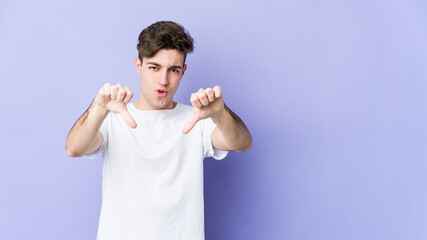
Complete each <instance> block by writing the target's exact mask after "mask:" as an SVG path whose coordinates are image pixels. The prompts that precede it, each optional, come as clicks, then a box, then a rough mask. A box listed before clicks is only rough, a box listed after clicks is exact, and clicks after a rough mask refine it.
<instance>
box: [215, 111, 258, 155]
mask: <svg viewBox="0 0 427 240" xmlns="http://www.w3.org/2000/svg"><path fill="white" fill-rule="evenodd" d="M212 120H214V122H215V123H216V125H217V128H218V129H219V131H220V132H221V135H222V137H223V138H224V141H225V143H226V144H227V146H228V148H229V149H231V150H234V151H238V152H240V151H245V150H248V149H250V148H251V145H252V136H251V134H250V132H249V130H248V128H247V127H246V125H245V124H244V123H243V121H242V120H241V119H240V118H239V116H237V115H236V114H235V113H234V112H232V111H231V110H230V109H229V108H228V107H227V106H225V105H224V111H221V112H220V113H219V114H218V115H216V116H213V117H212Z"/></svg>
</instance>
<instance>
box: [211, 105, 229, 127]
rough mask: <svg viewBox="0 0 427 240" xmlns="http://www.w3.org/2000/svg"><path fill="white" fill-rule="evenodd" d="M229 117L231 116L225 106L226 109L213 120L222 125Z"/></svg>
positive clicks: (219, 112) (214, 116) (213, 117)
mask: <svg viewBox="0 0 427 240" xmlns="http://www.w3.org/2000/svg"><path fill="white" fill-rule="evenodd" d="M227 115H229V114H228V111H227V109H226V108H225V105H224V107H223V108H222V109H221V110H220V111H218V112H217V113H216V114H215V115H213V116H212V120H213V121H214V122H215V123H216V124H217V125H220V124H221V123H222V122H224V119H226V118H227Z"/></svg>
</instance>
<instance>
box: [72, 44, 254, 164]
mask: <svg viewBox="0 0 427 240" xmlns="http://www.w3.org/2000/svg"><path fill="white" fill-rule="evenodd" d="M142 60H143V61H142V62H141V61H140V59H139V58H136V59H135V67H136V70H137V73H138V75H139V77H140V82H141V88H140V96H139V99H138V100H137V101H136V102H135V103H134V105H135V107H136V108H137V109H139V110H162V109H173V108H174V107H175V106H176V102H174V101H173V96H174V95H175V93H176V91H177V89H178V86H179V83H180V81H181V79H182V77H183V76H184V73H185V71H186V69H187V65H186V64H184V55H183V54H182V53H180V52H179V51H177V50H165V49H161V50H159V51H158V52H157V53H156V54H155V55H154V56H153V57H151V58H143V59H142ZM159 90H161V91H164V92H165V93H160V92H159ZM132 97H133V93H132V91H131V90H130V89H129V88H127V87H124V86H122V85H120V84H117V85H110V84H109V83H106V84H105V85H104V86H103V87H102V88H101V89H100V90H99V92H98V94H97V96H96V97H95V99H94V101H93V102H92V104H91V106H90V107H89V108H88V110H87V111H86V112H85V113H84V114H83V115H82V116H81V117H80V118H79V119H78V120H77V122H76V123H75V124H74V126H73V127H72V129H71V130H70V133H69V134H68V136H67V140H66V151H67V154H68V155H69V156H71V157H80V156H83V155H85V154H88V153H92V152H94V151H96V150H97V149H98V148H99V147H100V146H101V144H102V142H103V136H102V134H101V133H100V132H99V128H100V126H101V124H102V122H103V121H104V119H105V117H106V116H107V114H108V113H109V112H110V111H111V112H114V113H119V114H120V115H121V116H122V117H123V118H124V120H125V121H126V123H127V124H128V125H129V127H131V128H136V127H137V124H136V121H135V120H134V119H133V117H132V116H131V115H130V114H129V112H128V111H127V107H126V104H127V103H129V101H130V100H131V99H132ZM190 100H191V103H192V105H193V116H192V117H191V118H190V119H189V120H188V122H187V123H186V124H185V125H184V126H183V128H182V132H183V134H187V133H188V132H190V131H191V129H192V128H193V127H194V126H195V124H196V123H197V122H198V121H200V120H202V119H205V118H209V117H211V118H212V120H213V121H214V122H215V123H216V124H217V127H216V128H215V129H214V131H213V132H212V139H211V140H212V144H213V146H214V147H215V148H217V149H220V150H226V151H232V150H234V151H244V150H248V149H249V148H250V147H251V144H252V137H251V135H250V133H249V131H248V129H247V127H246V126H245V124H244V123H243V121H242V120H241V119H240V118H239V117H238V116H237V115H236V114H234V113H233V112H232V111H231V110H230V109H229V108H228V107H227V106H226V105H225V104H224V100H223V96H222V93H221V88H220V87H218V86H215V87H214V88H207V89H202V88H201V89H199V91H198V92H196V93H193V94H192V95H191V99H190Z"/></svg>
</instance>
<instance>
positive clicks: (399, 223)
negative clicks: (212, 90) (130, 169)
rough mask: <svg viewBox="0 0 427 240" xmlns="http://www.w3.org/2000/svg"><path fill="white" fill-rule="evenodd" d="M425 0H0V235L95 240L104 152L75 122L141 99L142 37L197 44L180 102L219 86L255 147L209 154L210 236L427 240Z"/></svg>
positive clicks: (207, 197) (37, 239) (178, 97)
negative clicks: (126, 93)
mask: <svg viewBox="0 0 427 240" xmlns="http://www.w3.org/2000/svg"><path fill="white" fill-rule="evenodd" d="M426 12H427V3H426V1H421V0H420V1H403V0H402V1H394V0H390V1H367V0H364V1H360V0H351V1H338V0H336V1H328V0H326V1H313V0H312V1H307V0H302V1H301V0H293V1H257V2H248V1H244V0H237V1H225V0H219V1H218V0H217V1H214V2H213V1H211V2H203V3H202V1H186V0H183V1H170V2H169V1H146V2H144V1H127V2H122V3H120V4H118V3H114V1H100V0H98V1H83V0H74V1H46V0H39V1H29V0H28V1H12V0H6V1H5V0H2V1H1V2H0V102H1V106H2V109H1V118H0V148H1V153H0V239H17V240H20V239H35V240H42V239H43V240H45V239H63V240H68V239H70V240H71V239H95V237H96V231H97V225H98V216H99V211H100V203H101V178H102V176H101V168H102V158H100V157H99V158H98V159H96V160H89V159H86V158H74V159H73V158H69V157H68V156H67V155H66V153H65V150H64V145H65V138H66V136H67V134H68V131H69V129H70V128H71V126H72V125H73V124H74V122H75V121H76V120H77V118H78V117H79V116H80V115H81V114H82V113H83V111H84V110H85V109H86V108H87V107H88V106H89V104H90V102H91V100H92V99H93V98H94V96H95V95H96V93H97V92H98V90H99V88H100V87H101V86H102V85H103V84H104V83H105V82H111V83H122V84H124V85H127V86H129V87H130V88H131V89H132V90H133V91H134V92H136V93H138V92H139V82H138V76H137V74H136V70H135V68H134V65H133V61H134V58H135V57H136V56H137V52H136V47H135V46H136V43H137V36H138V34H139V32H140V31H141V30H142V29H143V28H145V27H146V26H148V25H150V24H151V23H153V22H156V21H158V20H174V21H177V22H179V23H181V24H183V25H184V26H185V27H186V28H187V29H188V30H189V31H190V33H191V34H192V36H193V37H194V39H195V45H196V49H195V52H194V53H193V54H191V55H189V57H188V61H187V63H188V70H187V73H186V75H185V77H184V78H183V81H182V83H181V86H180V89H179V91H178V93H177V95H176V98H175V99H176V100H178V101H181V102H184V103H189V98H190V94H191V93H192V92H193V91H197V90H198V89H199V88H200V87H203V88H206V87H212V86H214V85H220V86H221V87H222V89H223V92H224V98H225V101H226V103H227V104H228V105H229V106H230V108H231V109H233V110H234V111H235V112H236V113H237V114H238V115H239V116H240V117H241V118H242V119H243V120H244V121H245V123H246V124H247V126H248V127H249V129H250V130H251V133H252V136H253V147H252V149H251V150H250V151H247V152H243V153H235V152H232V153H230V154H229V156H228V157H227V158H226V159H225V160H223V161H215V160H213V159H212V158H210V159H206V160H205V206H206V212H205V213H206V239H207V240H214V239H223V240H227V239H245V240H246V239H248V240H252V239H254V240H258V239H289V240H300V239H325V240H326V239H328V240H330V239H337V240H338V239H396V240H397V239H427V162H426V160H427V154H426V144H427V127H426V124H427V104H426V103H427V96H426V93H427V14H426Z"/></svg>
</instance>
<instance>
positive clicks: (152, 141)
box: [66, 22, 252, 240]
mask: <svg viewBox="0 0 427 240" xmlns="http://www.w3.org/2000/svg"><path fill="white" fill-rule="evenodd" d="M137 48H138V52H139V56H138V58H136V59H135V66H136V70H137V72H138V74H139V76H140V82H141V89H140V96H139V99H138V100H137V101H136V102H134V103H129V102H130V100H131V99H132V96H133V93H132V92H131V90H130V89H129V88H127V87H123V86H121V85H120V84H117V85H114V86H112V85H110V84H108V83H107V84H105V85H104V86H103V87H102V88H101V90H100V91H99V93H98V95H97V96H96V97H95V99H94V101H93V103H92V104H91V106H90V107H89V109H88V110H87V111H86V112H85V113H84V114H83V115H82V116H81V117H80V119H79V120H77V122H76V123H75V124H74V126H73V128H72V129H71V131H70V133H69V134H68V137H67V140H66V150H67V153H68V155H70V156H72V157H80V156H83V155H87V156H88V157H89V158H94V157H96V155H97V154H98V153H99V152H102V154H103V157H104V168H103V185H102V208H101V215H100V220H99V228H98V239H99V240H103V239H117V240H131V239H150V240H156V239H162V240H166V239H174V240H178V239H185V240H192V239H194V240H196V239H197V240H202V239H204V206H203V159H204V158H205V157H210V156H212V157H214V158H215V159H222V158H224V157H225V156H226V155H227V151H231V150H234V151H244V150H247V149H249V148H250V147H251V143H252V140H251V135H250V133H249V131H248V129H247V128H246V126H245V124H244V123H243V122H242V121H241V120H240V118H239V117H238V116H237V115H236V114H234V113H233V112H231V111H230V109H228V108H227V107H226V106H225V104H224V101H223V97H222V94H221V89H220V88H219V87H214V88H213V89H211V88H207V89H200V90H199V91H198V92H196V93H193V94H192V95H191V103H192V105H193V106H192V107H191V106H187V105H183V104H181V103H177V102H174V101H173V96H174V94H175V92H176V90H177V89H178V86H179V83H180V81H181V78H182V77H183V75H184V73H185V71H186V69H187V65H186V64H185V58H186V55H187V53H190V52H192V50H193V39H192V38H191V36H190V35H189V34H188V33H187V32H186V31H185V29H184V28H183V27H182V26H180V25H178V24H176V23H174V22H157V23H155V24H152V25H151V26H149V27H147V28H146V29H144V30H143V31H142V32H141V34H140V35H139V43H138V45H137Z"/></svg>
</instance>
